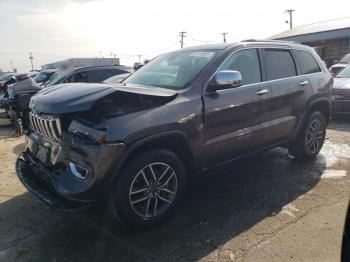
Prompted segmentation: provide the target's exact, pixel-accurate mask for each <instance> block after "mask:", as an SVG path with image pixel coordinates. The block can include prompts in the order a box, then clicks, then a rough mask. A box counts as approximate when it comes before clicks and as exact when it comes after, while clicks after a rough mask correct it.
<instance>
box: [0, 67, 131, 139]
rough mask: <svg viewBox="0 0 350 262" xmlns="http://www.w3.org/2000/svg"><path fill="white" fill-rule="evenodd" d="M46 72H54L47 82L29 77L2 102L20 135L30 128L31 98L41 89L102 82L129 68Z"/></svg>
mask: <svg viewBox="0 0 350 262" xmlns="http://www.w3.org/2000/svg"><path fill="white" fill-rule="evenodd" d="M56 71H57V70H56ZM44 72H45V74H47V75H50V74H51V75H52V74H53V75H52V76H51V78H50V79H49V80H48V81H47V82H46V83H44V84H40V83H37V82H36V81H35V79H32V78H29V79H27V80H25V81H23V82H20V83H18V84H16V85H12V86H9V87H8V88H7V94H6V96H5V98H3V99H2V102H1V103H0V104H1V105H2V106H3V107H6V111H7V112H8V117H9V118H10V119H11V121H12V122H13V123H14V125H15V127H16V133H17V134H18V135H20V134H23V132H24V131H25V130H26V129H27V128H28V114H29V101H30V98H31V97H32V96H33V95H35V94H36V93H37V92H39V91H40V90H41V89H43V88H47V87H51V86H54V85H58V84H62V83H74V82H87V83H101V82H102V81H104V80H105V79H107V78H109V77H111V76H114V75H118V74H125V73H128V72H129V69H128V68H127V67H124V66H100V67H81V68H75V69H72V70H68V71H64V72H60V71H57V72H56V73H55V72H54V71H47V70H45V71H43V73H44ZM38 77H39V75H38ZM46 78H47V76H46ZM40 80H41V79H40Z"/></svg>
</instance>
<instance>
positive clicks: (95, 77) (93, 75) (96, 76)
mask: <svg viewBox="0 0 350 262" xmlns="http://www.w3.org/2000/svg"><path fill="white" fill-rule="evenodd" d="M88 73H89V76H88V79H89V80H88V81H89V82H90V83H101V82H102V81H104V80H106V79H107V78H109V77H111V76H112V75H111V72H110V71H109V70H107V69H100V70H91V71H89V72H88Z"/></svg>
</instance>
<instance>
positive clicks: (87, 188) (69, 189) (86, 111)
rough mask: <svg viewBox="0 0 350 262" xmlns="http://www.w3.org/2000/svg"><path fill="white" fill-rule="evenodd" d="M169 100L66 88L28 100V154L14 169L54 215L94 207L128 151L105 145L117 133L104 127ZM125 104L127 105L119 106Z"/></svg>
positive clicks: (119, 143) (116, 143)
mask: <svg viewBox="0 0 350 262" xmlns="http://www.w3.org/2000/svg"><path fill="white" fill-rule="evenodd" d="M73 85H75V86H74V87H73ZM58 89H60V90H58ZM67 92H70V95H69V96H67ZM173 97H174V94H172V95H170V94H169V95H167V96H164V97H163V98H162V97H159V96H157V95H155V94H154V93H153V94H140V93H137V92H136V91H134V92H127V91H125V90H123V88H120V89H116V88H114V87H113V86H110V85H99V84H96V85H93V84H67V85H61V86H60V87H52V88H48V89H47V90H46V89H45V90H42V91H41V92H39V93H38V94H37V95H36V96H34V97H33V98H32V99H31V103H30V108H31V110H32V111H31V112H30V114H29V122H30V127H29V130H28V132H27V134H26V143H25V144H26V149H25V151H24V152H23V153H22V154H21V155H20V156H19V157H18V160H17V163H16V172H17V175H18V177H19V179H20V180H21V182H22V183H23V184H24V185H25V186H26V187H27V189H28V190H29V191H31V192H32V193H34V194H35V195H36V196H37V197H39V198H40V199H41V200H42V201H43V202H44V203H45V204H47V205H48V206H50V207H51V208H54V209H56V210H68V211H69V210H80V209H84V208H87V207H90V206H92V205H94V204H95V203H96V202H98V200H100V199H102V198H103V197H104V196H105V195H106V193H107V192H108V190H107V188H108V186H110V184H111V181H112V179H113V177H114V175H115V173H116V170H117V166H118V165H119V163H120V161H121V159H122V158H123V154H124V152H125V150H126V148H127V145H126V144H125V143H124V141H123V140H122V139H114V140H110V139H109V137H112V136H111V135H110V133H111V132H112V133H115V132H116V127H111V126H108V124H107V123H108V120H110V119H111V118H112V119H113V118H117V117H119V116H121V115H125V114H129V113H132V112H136V111H140V110H145V109H148V108H149V107H152V106H156V105H160V104H161V103H165V102H166V101H169V100H171V99H173ZM126 98H128V99H127V100H128V103H124V104H123V101H126ZM133 101H134V102H133ZM141 101H148V102H149V103H141ZM150 101H158V102H155V103H153V104H152V103H151V102H150ZM161 101H162V102H161ZM133 105H134V106H133Z"/></svg>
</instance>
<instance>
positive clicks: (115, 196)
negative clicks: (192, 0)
mask: <svg viewBox="0 0 350 262" xmlns="http://www.w3.org/2000/svg"><path fill="white" fill-rule="evenodd" d="M331 85H332V78H331V74H330V73H329V71H328V70H327V68H326V67H325V66H324V64H323V63H322V61H321V60H320V58H319V57H318V56H317V54H316V53H315V52H314V50H313V49H311V48H309V47H306V46H303V45H300V44H295V43H291V42H278V41H256V40H249V41H244V42H240V43H235V44H215V45H204V46H199V47H189V48H185V49H181V50H178V51H175V52H171V53H167V54H163V55H160V56H158V57H157V58H155V59H154V60H152V61H151V62H150V63H148V64H147V65H145V66H144V67H142V68H141V69H139V70H138V71H136V72H135V73H133V74H132V75H130V76H129V77H127V78H126V79H125V80H123V82H122V83H116V84H89V83H79V84H71V83H68V84H61V85H58V86H53V87H51V88H45V89H43V90H41V91H40V92H39V93H37V94H36V95H35V96H33V97H32V99H31V102H30V108H31V112H30V117H29V118H30V129H29V130H28V133H27V134H26V150H25V152H23V153H22V154H21V155H20V156H19V158H18V160H17V162H16V171H17V175H18V177H19V179H20V180H21V181H22V183H23V184H24V185H25V186H26V187H27V188H28V189H29V190H30V191H31V192H32V193H34V194H35V195H36V196H37V197H39V198H40V199H41V200H42V201H43V202H44V203H45V204H47V205H48V206H50V207H52V208H54V209H56V210H81V209H84V208H88V207H91V206H94V205H96V204H97V203H99V205H100V204H101V203H106V204H107V205H106V207H108V208H109V210H110V211H111V213H112V214H113V215H114V216H115V218H116V219H118V220H119V221H121V222H122V223H123V224H125V225H128V226H131V227H134V228H135V227H152V226H155V225H157V224H159V223H161V222H162V221H164V220H165V219H166V218H168V217H169V216H170V215H171V214H172V212H173V211H174V209H175V207H176V206H177V204H178V203H179V201H180V199H181V197H182V196H183V195H184V192H185V189H186V187H187V186H189V183H187V182H188V180H189V179H190V178H191V177H192V176H194V175H195V174H197V173H199V174H204V173H206V171H207V170H210V169H212V168H215V167H217V166H220V165H224V164H226V163H228V162H231V161H234V160H237V159H240V158H242V157H246V156H249V155H252V154H255V153H258V152H261V151H265V150H268V149H270V148H273V147H277V146H283V147H287V148H288V149H289V150H290V152H291V153H292V154H293V155H294V156H295V158H296V159H301V160H307V159H312V158H314V157H316V155H317V154H318V153H319V151H320V149H321V147H322V145H323V142H324V139H325V135H326V127H327V125H328V123H329V120H330V112H331V110H330V105H331V103H330V101H331V100H330V88H331ZM213 186H215V185H213Z"/></svg>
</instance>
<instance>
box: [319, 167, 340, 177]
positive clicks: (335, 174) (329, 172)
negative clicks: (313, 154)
mask: <svg viewBox="0 0 350 262" xmlns="http://www.w3.org/2000/svg"><path fill="white" fill-rule="evenodd" d="M345 176H346V170H333V169H328V170H325V171H324V172H323V174H322V175H321V178H342V177H345Z"/></svg>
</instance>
